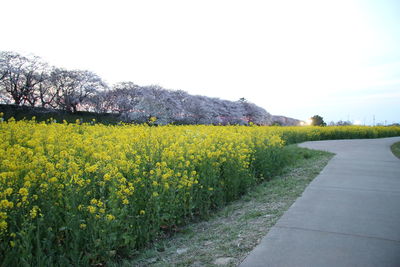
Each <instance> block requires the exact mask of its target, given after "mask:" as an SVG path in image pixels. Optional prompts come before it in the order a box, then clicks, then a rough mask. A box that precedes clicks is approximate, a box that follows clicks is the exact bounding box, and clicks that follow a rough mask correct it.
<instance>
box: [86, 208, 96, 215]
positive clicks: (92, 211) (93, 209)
mask: <svg viewBox="0 0 400 267" xmlns="http://www.w3.org/2000/svg"><path fill="white" fill-rule="evenodd" d="M87 210H88V211H89V212H90V213H92V214H93V213H95V212H96V210H97V208H96V207H94V206H88V207H87Z"/></svg>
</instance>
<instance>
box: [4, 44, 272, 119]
mask: <svg viewBox="0 0 400 267" xmlns="http://www.w3.org/2000/svg"><path fill="white" fill-rule="evenodd" d="M0 102H2V103H6V104H15V105H27V106H32V107H43V108H51V109H62V110H66V111H68V112H71V113H74V112H76V111H91V112H96V113H114V114H118V115H119V116H120V117H121V119H122V120H124V121H127V122H137V123H142V122H147V121H149V119H150V118H152V117H155V118H157V123H158V124H169V123H176V124H249V123H254V124H258V125H270V124H271V122H272V119H271V115H270V114H269V113H268V112H267V111H266V110H264V109H263V108H261V107H259V106H257V105H255V104H253V103H251V102H248V101H247V100H246V99H244V98H241V99H240V100H238V101H228V100H222V99H219V98H211V97H206V96H200V95H190V94H188V93H187V92H185V91H182V90H168V89H164V88H162V87H161V86H158V85H149V86H139V85H137V84H135V83H133V82H119V83H116V84H114V85H112V86H110V85H108V84H106V83H105V82H104V81H103V80H102V78H101V77H99V76H98V75H96V74H95V73H93V72H91V71H87V70H67V69H63V68H58V67H54V66H50V65H49V64H48V63H46V62H44V61H43V60H42V59H41V58H40V57H37V56H33V55H31V56H25V55H21V54H19V53H16V52H9V51H0Z"/></svg>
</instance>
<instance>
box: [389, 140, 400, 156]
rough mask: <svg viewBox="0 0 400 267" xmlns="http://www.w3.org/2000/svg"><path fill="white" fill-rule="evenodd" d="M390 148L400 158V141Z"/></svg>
mask: <svg viewBox="0 0 400 267" xmlns="http://www.w3.org/2000/svg"><path fill="white" fill-rule="evenodd" d="M390 149H391V150H392V153H393V154H394V155H395V156H396V157H398V158H399V159H400V142H397V143H394V144H393V145H392V146H391V147H390Z"/></svg>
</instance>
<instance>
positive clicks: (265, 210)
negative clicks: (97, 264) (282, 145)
mask: <svg viewBox="0 0 400 267" xmlns="http://www.w3.org/2000/svg"><path fill="white" fill-rule="evenodd" d="M288 149H289V150H290V153H291V155H293V159H294V160H293V161H292V164H290V165H289V166H287V167H286V168H285V169H284V171H283V173H282V174H281V175H279V176H277V177H274V178H273V179H272V180H270V181H267V182H264V183H262V184H260V185H258V186H257V187H255V188H254V189H253V190H252V191H251V192H249V193H248V194H246V195H244V196H243V197H242V198H241V199H240V200H237V201H234V202H232V203H231V204H229V205H227V206H226V207H224V208H222V209H220V210H217V211H215V213H214V214H213V215H212V216H211V217H210V218H209V220H207V221H201V222H196V223H192V224H189V225H187V226H185V227H183V228H181V229H177V230H176V233H174V234H173V235H171V236H170V237H164V238H160V239H159V240H158V241H156V242H154V243H153V244H152V245H151V247H149V248H147V249H144V250H142V251H139V252H137V254H136V255H132V256H133V257H132V259H125V260H123V261H122V262H121V261H120V262H110V263H109V264H108V265H109V266H157V267H161V266H163V267H164V266H218V265H219V266H220V265H224V266H237V265H238V264H239V263H240V262H242V261H243V260H244V258H245V257H246V255H247V254H248V253H249V252H250V251H251V250H252V249H253V248H254V247H255V246H256V245H257V244H258V243H259V242H260V241H261V238H262V237H263V236H265V235H266V233H267V232H268V231H269V229H270V228H271V227H272V226H273V225H274V224H275V223H276V221H277V220H278V219H279V218H280V217H281V216H282V214H283V213H284V212H285V211H286V210H287V209H288V208H289V207H290V206H291V205H292V203H293V202H294V201H295V200H296V199H297V198H298V197H299V196H300V195H301V194H302V192H303V191H304V189H305V188H306V186H307V185H308V184H309V183H310V182H311V181H312V180H313V179H314V178H315V177H316V176H317V175H318V174H319V173H320V171H321V170H322V169H323V168H324V167H325V165H326V164H327V163H328V161H329V160H330V159H331V158H332V157H333V154H331V153H327V152H322V151H314V150H309V149H305V148H300V147H297V146H296V145H291V146H289V147H288Z"/></svg>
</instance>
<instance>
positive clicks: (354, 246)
mask: <svg viewBox="0 0 400 267" xmlns="http://www.w3.org/2000/svg"><path fill="white" fill-rule="evenodd" d="M398 141H400V137H394V138H383V139H369V140H358V139H357V140H337V141H317V142H306V143H303V144H301V146H303V147H308V148H312V149H319V150H326V151H331V152H334V153H336V156H335V157H334V158H333V159H332V160H331V161H330V162H329V163H328V165H327V166H326V167H325V169H324V170H323V171H322V172H321V173H320V175H319V176H318V177H316V178H315V179H314V180H313V181H312V182H311V184H310V185H309V186H308V187H307V189H306V190H305V191H304V193H303V195H302V196H301V197H300V198H298V199H297V200H296V202H295V203H294V204H293V205H292V206H291V207H290V209H289V210H288V211H287V212H286V213H285V214H284V215H283V216H282V217H281V218H280V219H279V221H278V222H277V224H276V225H275V226H274V227H273V228H272V229H271V230H270V231H269V233H268V234H267V236H265V237H264V238H263V240H262V241H261V243H260V244H259V245H258V246H257V247H256V248H255V249H254V250H253V251H252V252H251V253H250V255H249V256H248V257H247V258H246V259H245V260H244V261H243V263H242V264H241V265H240V266H241V267H248V266H252V267H253V266H296V267H297V266H352V267H353V266H362V267H366V266H379V267H382V266H400V160H399V159H397V158H396V157H395V156H393V154H392V153H391V151H390V145H391V144H393V143H395V142H398Z"/></svg>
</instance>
